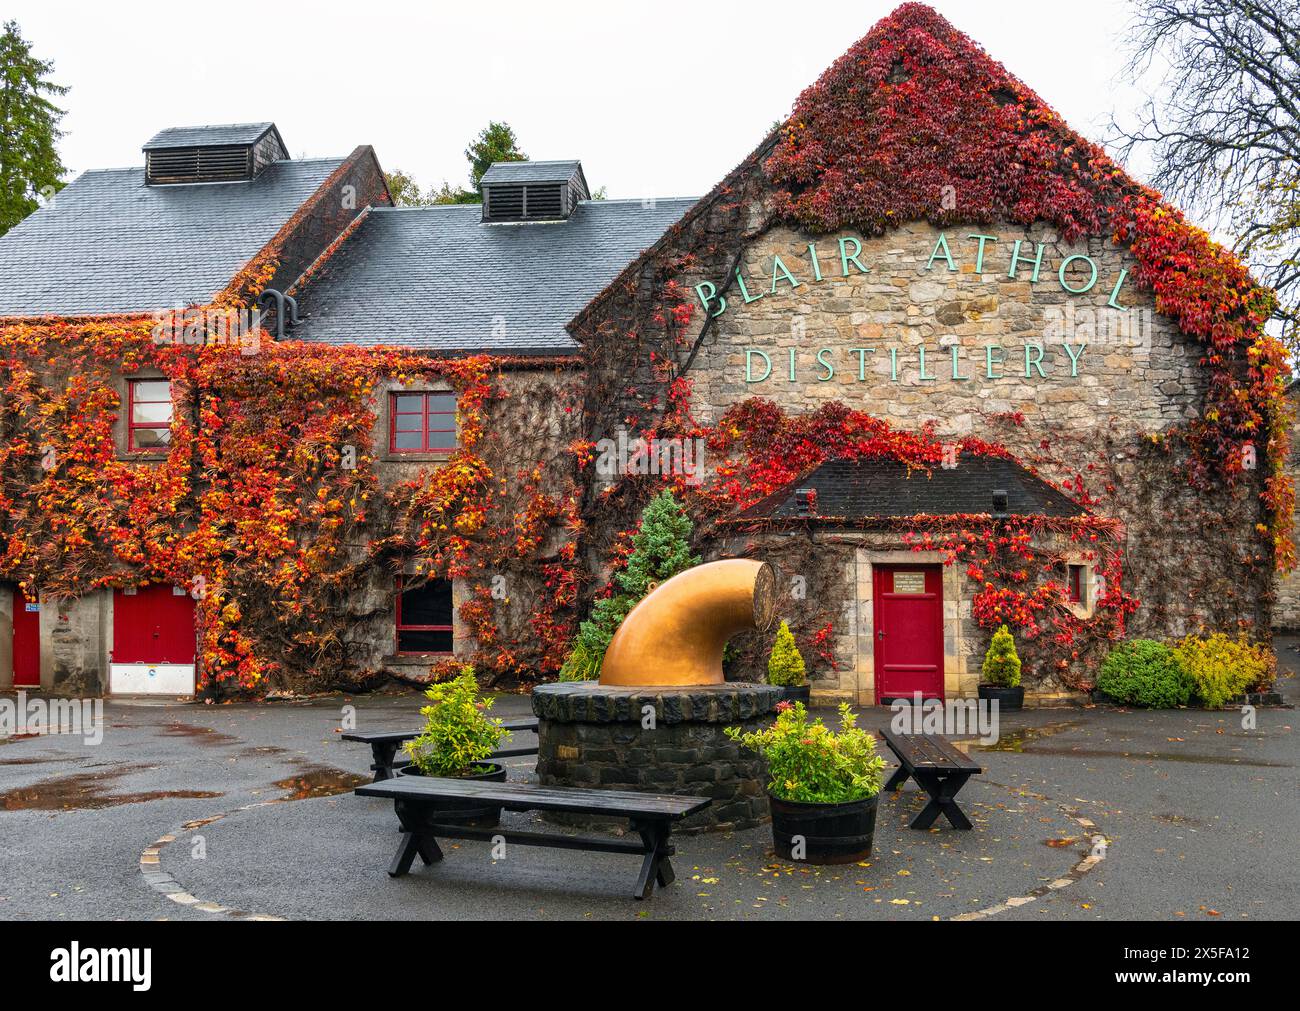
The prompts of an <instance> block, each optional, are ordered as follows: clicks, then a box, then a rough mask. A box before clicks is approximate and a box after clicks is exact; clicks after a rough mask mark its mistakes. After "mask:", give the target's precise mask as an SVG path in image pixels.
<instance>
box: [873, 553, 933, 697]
mask: <svg viewBox="0 0 1300 1011" xmlns="http://www.w3.org/2000/svg"><path fill="white" fill-rule="evenodd" d="M873 589H874V591H875V593H874V601H873V608H872V610H873V612H874V616H875V667H876V701H877V702H878V703H881V704H883V703H886V702H888V701H889V700H891V699H896V698H905V699H908V700H909V701H910V700H911V699H912V697H913V695H914V694H915V693H916V692H920V693H921V695H922V696H923V697H924V698H927V699H942V698H943V567H942V566H939V565H877V566H875V567H874V587H873Z"/></svg>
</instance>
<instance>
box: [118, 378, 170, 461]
mask: <svg viewBox="0 0 1300 1011" xmlns="http://www.w3.org/2000/svg"><path fill="white" fill-rule="evenodd" d="M171 441H172V384H171V383H170V382H168V381H167V380H166V379H129V380H127V384H126V446H127V449H129V450H131V451H133V452H136V451H143V452H153V453H162V452H166V450H167V447H168V446H170V445H171Z"/></svg>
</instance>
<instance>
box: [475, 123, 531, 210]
mask: <svg viewBox="0 0 1300 1011" xmlns="http://www.w3.org/2000/svg"><path fill="white" fill-rule="evenodd" d="M465 157H466V158H467V159H469V182H470V186H472V187H473V189H474V192H475V193H476V194H478V193H482V192H483V176H484V175H485V174H486V173H487V170H488V169H490V168H491V167H492V165H493V163H494V162H499V161H527V160H528V155H526V154H524V153H523V152H522V151H520V150H519V138H518V137H516V136H515V131H514V129H513V128H512V127H511V126H510V124H509V123H498V122H497V121H496V120H493V121H492V122H490V123H488V125H487V126H485V127H484V128H483V129H482V130H481V131H480V132H479V135H478V136H477V137H475V138H474V139H473V140H472V141H470V145H469V147H467V148H466V149H465ZM457 202H459V201H457Z"/></svg>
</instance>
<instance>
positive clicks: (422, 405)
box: [388, 393, 456, 453]
mask: <svg viewBox="0 0 1300 1011" xmlns="http://www.w3.org/2000/svg"><path fill="white" fill-rule="evenodd" d="M390 406H391V409H390V410H389V412H388V416H389V419H390V420H389V430H388V448H389V450H390V451H391V452H394V453H450V452H451V451H452V450H453V449H455V448H456V394H454V393H394V394H392V397H391V400H390Z"/></svg>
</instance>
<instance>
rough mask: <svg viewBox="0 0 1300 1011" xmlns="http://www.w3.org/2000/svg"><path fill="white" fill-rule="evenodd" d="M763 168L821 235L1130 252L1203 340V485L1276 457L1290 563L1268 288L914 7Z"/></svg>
mask: <svg viewBox="0 0 1300 1011" xmlns="http://www.w3.org/2000/svg"><path fill="white" fill-rule="evenodd" d="M766 170H767V172H768V174H769V177H770V179H771V181H772V183H773V184H774V186H775V188H776V197H777V204H778V211H779V213H780V214H781V215H783V216H785V217H788V218H789V219H790V220H791V221H793V222H794V223H796V224H798V225H799V226H802V227H803V228H805V229H807V230H809V231H811V232H814V233H816V232H835V231H839V230H841V229H850V228H851V229H857V230H859V231H862V232H864V233H867V234H881V233H883V232H884V231H886V230H888V229H889V228H891V227H893V226H896V225H898V224H900V223H902V222H906V221H912V220H926V221H929V222H931V223H932V224H934V225H936V226H938V227H944V226H948V225H953V224H956V223H959V222H960V223H966V224H973V223H981V224H992V223H994V222H999V221H1007V222H1014V223H1018V224H1025V225H1028V224H1031V223H1033V222H1036V221H1046V222H1049V223H1051V224H1052V225H1053V226H1054V227H1056V228H1057V229H1058V230H1059V231H1060V233H1061V234H1062V236H1063V237H1064V238H1065V239H1066V240H1067V241H1072V240H1075V239H1078V238H1080V237H1082V236H1085V235H1089V234H1106V233H1109V234H1110V235H1112V237H1113V238H1114V240H1115V241H1116V242H1117V243H1122V244H1124V245H1126V246H1128V248H1129V250H1130V251H1131V252H1132V254H1133V255H1134V257H1135V258H1136V259H1137V262H1138V270H1137V278H1136V280H1137V281H1138V282H1139V284H1140V285H1141V286H1142V287H1144V288H1147V289H1149V290H1150V291H1152V292H1153V293H1154V295H1155V301H1156V308H1157V310H1158V311H1160V312H1162V313H1165V314H1166V315H1168V316H1170V317H1172V318H1173V319H1175V320H1176V321H1177V322H1178V325H1179V327H1180V328H1181V329H1182V330H1183V332H1184V333H1186V334H1188V335H1190V336H1192V337H1194V338H1196V339H1197V340H1199V341H1200V342H1201V343H1202V344H1203V345H1204V355H1203V357H1202V363H1203V364H1204V365H1205V366H1206V367H1207V368H1208V369H1209V371H1210V374H1211V376H1212V379H1211V383H1210V389H1209V395H1208V397H1207V404H1206V409H1205V411H1204V414H1203V415H1202V417H1201V418H1200V419H1199V420H1198V421H1197V422H1196V423H1195V424H1193V425H1192V426H1190V429H1189V431H1188V432H1187V436H1188V438H1189V439H1190V441H1191V443H1192V445H1193V447H1194V449H1195V450H1196V451H1197V460H1198V463H1199V466H1198V467H1197V468H1196V469H1195V472H1194V473H1193V474H1192V475H1190V476H1191V478H1192V479H1193V480H1194V481H1204V480H1208V479H1210V477H1211V473H1210V472H1211V471H1213V472H1215V473H1216V474H1217V476H1218V477H1219V478H1220V479H1222V480H1225V481H1227V482H1228V483H1230V484H1231V483H1235V482H1237V481H1238V480H1240V479H1241V477H1242V473H1243V468H1244V467H1246V466H1250V465H1251V461H1253V460H1254V459H1255V458H1258V459H1259V460H1261V461H1264V466H1265V467H1266V472H1265V475H1264V482H1263V491H1262V498H1263V502H1264V506H1265V509H1266V511H1267V514H1268V517H1269V520H1268V522H1267V524H1265V528H1264V530H1263V531H1262V534H1263V536H1265V537H1267V538H1268V539H1269V541H1270V542H1271V548H1272V551H1273V554H1274V558H1275V560H1276V563H1277V566H1278V568H1280V569H1284V570H1285V569H1289V568H1291V567H1292V566H1293V565H1294V564H1295V547H1294V545H1293V544H1292V540H1291V532H1290V531H1291V516H1292V510H1293V508H1294V498H1295V494H1294V488H1293V487H1292V483H1291V481H1290V479H1289V478H1288V477H1287V475H1286V474H1285V473H1284V472H1283V469H1282V468H1283V463H1284V461H1285V459H1286V457H1287V451H1288V445H1287V440H1288V425H1289V410H1288V406H1287V404H1286V402H1285V399H1284V385H1285V382H1284V381H1285V379H1286V377H1287V376H1288V375H1289V374H1290V370H1289V367H1288V365H1287V361H1286V354H1285V350H1284V348H1283V347H1282V345H1281V343H1280V342H1278V341H1277V340H1276V339H1274V338H1272V337H1270V336H1269V335H1268V334H1267V333H1265V331H1264V324H1265V323H1266V322H1267V320H1268V319H1269V317H1270V315H1271V314H1272V311H1273V308H1274V296H1273V293H1272V292H1271V291H1270V290H1268V289H1266V288H1262V287H1260V286H1259V285H1257V284H1256V283H1255V281H1254V280H1253V279H1252V278H1251V276H1250V273H1249V271H1247V270H1246V268H1245V267H1244V266H1243V265H1242V264H1241V263H1240V261H1238V260H1237V259H1236V257H1234V256H1233V255H1232V254H1231V253H1230V252H1228V251H1227V250H1225V249H1223V248H1222V247H1221V246H1219V245H1218V244H1217V243H1215V242H1213V241H1212V240H1211V239H1210V238H1209V236H1208V235H1207V234H1206V233H1205V232H1204V231H1202V230H1201V229H1199V228H1196V227H1194V226H1193V225H1191V224H1190V223H1188V221H1187V220H1186V219H1185V218H1184V216H1183V215H1182V213H1181V212H1179V211H1178V210H1177V209H1176V208H1174V207H1172V206H1171V205H1169V204H1167V203H1165V202H1164V201H1163V200H1162V199H1161V197H1160V195H1159V194H1158V193H1156V192H1155V191H1154V190H1151V189H1149V188H1147V187H1145V186H1142V185H1140V184H1138V183H1136V182H1135V181H1134V180H1132V179H1130V178H1129V177H1128V176H1127V175H1125V174H1124V172H1123V171H1122V170H1121V169H1120V167H1119V166H1118V165H1116V164H1115V163H1114V162H1113V161H1112V160H1111V159H1110V158H1109V157H1108V156H1107V155H1106V154H1105V152H1104V151H1102V149H1101V148H1100V147H1098V146H1097V145H1095V144H1092V143H1090V142H1089V141H1087V140H1085V139H1084V138H1082V137H1081V136H1079V135H1078V134H1076V133H1074V132H1073V131H1072V130H1070V129H1069V128H1068V127H1067V126H1066V125H1065V123H1064V122H1063V121H1062V120H1061V118H1060V116H1058V115H1057V114H1056V113H1055V112H1054V111H1053V110H1052V109H1050V108H1049V107H1048V106H1047V105H1046V103H1044V102H1043V101H1042V99H1040V98H1039V97H1038V96H1037V95H1036V94H1034V92H1033V91H1031V90H1030V89H1029V88H1027V87H1025V85H1024V84H1022V83H1021V82H1020V81H1018V80H1017V79H1016V78H1014V77H1013V76H1011V74H1009V73H1008V72H1007V71H1006V69H1005V68H1004V67H1003V66H1002V65H1001V64H1000V63H998V62H996V61H995V60H993V59H991V58H990V57H989V56H988V54H986V53H985V52H984V50H982V49H981V48H980V47H979V46H978V45H976V44H975V43H974V42H973V41H971V39H970V38H968V37H967V36H966V35H963V34H962V33H961V32H959V31H957V30H956V29H955V28H953V27H952V25H950V24H949V23H948V22H947V21H946V20H944V19H943V18H942V17H940V16H939V15H938V14H936V13H935V12H934V11H933V10H932V9H930V8H929V7H926V6H924V5H923V4H916V3H909V4H904V5H902V6H901V7H899V8H898V9H897V10H895V11H894V12H893V13H892V14H891V15H890V16H889V17H887V18H885V19H884V20H883V21H881V22H880V23H879V24H877V25H876V26H875V27H874V28H873V29H872V30H871V32H870V33H869V34H868V35H867V36H866V37H865V38H863V39H862V40H861V41H860V42H858V43H857V44H856V45H855V46H854V47H853V48H852V49H850V50H849V51H848V52H847V53H846V54H845V55H844V56H842V57H841V58H840V59H839V60H837V61H836V62H835V64H834V65H833V66H832V67H831V68H830V69H829V70H828V71H827V72H826V73H825V74H824V75H823V76H822V77H821V79H820V80H819V81H818V82H817V83H816V84H814V85H813V86H812V87H811V88H808V89H807V90H806V91H805V92H804V93H803V94H802V95H801V96H800V97H799V100H798V102H797V103H796V105H795V108H794V112H793V113H792V114H791V116H790V118H789V120H788V121H787V122H786V124H785V126H784V127H783V128H782V131H781V139H780V142H779V143H778V145H777V146H776V148H775V150H774V151H773V153H772V155H771V157H770V158H769V159H768V160H767V163H766ZM946 187H951V189H948V190H945V188H946ZM945 193H947V194H948V195H950V196H951V198H952V199H950V200H945V199H944V195H945Z"/></svg>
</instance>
